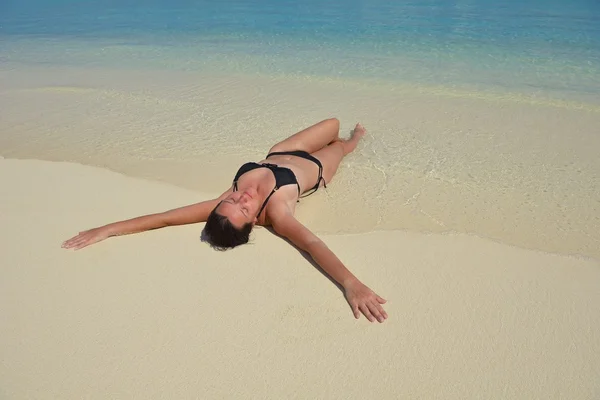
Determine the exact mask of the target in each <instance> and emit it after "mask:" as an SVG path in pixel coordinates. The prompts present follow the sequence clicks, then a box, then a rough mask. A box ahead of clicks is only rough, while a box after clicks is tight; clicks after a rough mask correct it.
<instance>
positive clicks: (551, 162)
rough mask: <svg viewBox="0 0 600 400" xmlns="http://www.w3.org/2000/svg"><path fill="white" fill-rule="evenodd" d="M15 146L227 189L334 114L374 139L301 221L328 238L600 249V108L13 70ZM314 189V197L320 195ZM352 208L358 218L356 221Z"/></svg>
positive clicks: (8, 130) (10, 128)
mask: <svg viewBox="0 0 600 400" xmlns="http://www.w3.org/2000/svg"><path fill="white" fill-rule="evenodd" d="M1 79H2V80H3V81H4V82H3V88H4V89H3V90H2V91H0V102H1V103H3V104H4V105H6V109H5V118H4V119H3V120H2V121H0V129H1V130H2V131H3V132H5V134H4V135H3V136H2V137H0V148H2V149H3V150H2V151H1V152H0V153H1V154H2V155H4V156H6V157H9V158H34V159H44V160H51V161H71V162H77V163H81V164H86V165H94V166H99V167H103V168H108V169H110V170H113V171H118V172H121V173H124V174H126V175H130V176H137V177H141V178H144V179H150V180H154V181H160V182H169V183H171V184H174V185H176V186H179V187H184V188H187V189H192V190H197V191H201V192H210V193H217V192H218V193H220V192H222V191H223V190H225V189H226V187H227V186H228V185H229V182H230V180H231V179H232V176H233V175H234V174H235V170H236V169H237V166H238V164H240V163H243V162H245V161H248V160H253V159H258V158H259V157H263V156H264V153H265V152H266V149H268V148H270V147H271V146H272V145H273V144H274V143H277V142H278V141H280V140H281V139H282V138H283V137H285V136H288V135H290V134H292V133H294V132H296V131H298V130H301V129H303V128H305V127H306V126H308V125H311V124H313V123H315V122H317V121H319V120H322V119H325V118H329V117H332V116H335V117H338V118H339V119H340V120H341V122H342V127H341V132H340V135H341V136H342V137H345V136H347V135H349V130H350V129H351V128H352V127H353V126H354V124H355V123H356V122H358V121H360V122H361V123H363V125H364V126H365V127H366V128H367V131H368V132H369V134H368V135H367V138H366V140H365V141H363V142H362V143H361V145H360V146H359V148H358V150H357V152H355V153H353V154H352V155H351V156H350V157H348V158H347V159H345V160H344V162H343V163H342V166H341V167H340V169H339V171H338V174H337V175H336V178H335V179H334V183H333V184H332V185H329V186H330V187H329V188H328V189H327V190H326V191H324V194H320V195H319V198H318V199H315V198H307V199H306V200H305V201H303V204H302V207H300V208H299V209H298V216H299V217H300V218H302V220H303V221H306V224H307V225H308V226H310V227H311V229H313V230H315V231H317V232H320V233H329V234H334V233H352V232H370V231H379V230H382V231H392V230H396V229H400V230H406V231H412V232H431V233H440V232H458V233H468V234H474V235H476V236H479V237H486V238H490V239H491V240H495V241H500V242H502V243H509V244H511V245H517V246H519V247H524V248H533V249H539V250H542V251H546V252H552V253H559V254H579V255H582V256H590V257H593V258H600V250H599V249H600V246H599V243H600V233H599V232H600V217H599V215H600V202H598V201H597V199H598V198H600V181H598V177H599V176H600V160H599V159H598V157H597V155H596V154H595V151H594V149H596V148H600V137H598V136H597V135H595V134H594V132H595V131H594V129H595V127H596V126H599V125H600V113H599V112H596V111H592V110H584V109H574V108H571V109H570V108H556V107H554V106H551V105H548V104H546V105H539V104H524V103H519V102H517V103H510V102H509V101H508V100H506V101H504V100H498V99H494V100H490V99H488V100H482V99H480V98H477V97H474V98H469V97H457V98H455V97H447V96H446V95H445V94H444V93H438V94H432V93H421V94H418V93H416V92H415V91H414V90H413V89H406V88H404V89H400V88H398V87H391V88H387V89H386V88H383V87H381V86H373V87H370V86H368V85H363V84H361V83H354V84H345V83H344V82H343V81H337V82H329V83H327V82H323V81H318V83H315V82H312V83H311V82H310V80H307V81H305V80H302V79H283V78H266V77H258V76H256V77H252V78H250V77H248V76H246V77H245V78H243V77H241V76H240V75H234V76H222V75H216V76H211V75H208V74H205V73H190V72H188V73H183V74H179V73H175V72H174V71H155V70H143V71H122V70H115V69H102V68H96V69H90V70H88V69H87V67H84V66H71V67H65V68H46V69H40V68H29V69H23V70H13V71H5V74H4V76H2V78H1ZM311 197H312V196H311ZM347 212H352V213H353V214H354V215H357V218H356V219H354V220H352V221H349V220H348V219H347V218H346V217H345V216H346V213H347Z"/></svg>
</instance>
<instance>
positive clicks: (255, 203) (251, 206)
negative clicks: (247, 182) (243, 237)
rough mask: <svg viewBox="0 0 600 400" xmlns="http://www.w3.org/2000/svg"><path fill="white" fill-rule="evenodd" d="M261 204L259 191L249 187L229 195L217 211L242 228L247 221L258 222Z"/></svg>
mask: <svg viewBox="0 0 600 400" xmlns="http://www.w3.org/2000/svg"><path fill="white" fill-rule="evenodd" d="M260 206H261V204H260V199H259V198H258V193H257V192H256V190H254V189H252V188H248V189H245V190H244V191H237V192H233V193H231V194H230V195H229V196H227V197H226V198H225V199H224V200H223V201H221V204H219V207H217V212H218V213H219V214H221V215H223V216H225V217H227V219H229V222H231V223H232V224H233V226H235V227H236V228H238V229H241V228H242V227H243V226H244V225H245V224H247V223H251V224H255V223H256V220H257V219H256V215H257V214H258V211H259V210H260Z"/></svg>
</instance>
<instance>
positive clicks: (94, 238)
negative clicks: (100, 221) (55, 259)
mask: <svg viewBox="0 0 600 400" xmlns="http://www.w3.org/2000/svg"><path fill="white" fill-rule="evenodd" d="M109 236H110V234H109V233H108V230H107V229H106V228H105V227H100V228H94V229H90V230H87V231H83V232H79V235H77V236H74V237H72V238H71V239H69V240H66V241H64V242H63V244H62V246H61V247H62V248H63V249H75V250H79V249H82V248H84V247H86V246H89V245H91V244H94V243H97V242H100V241H102V240H104V239H106V238H107V237H109Z"/></svg>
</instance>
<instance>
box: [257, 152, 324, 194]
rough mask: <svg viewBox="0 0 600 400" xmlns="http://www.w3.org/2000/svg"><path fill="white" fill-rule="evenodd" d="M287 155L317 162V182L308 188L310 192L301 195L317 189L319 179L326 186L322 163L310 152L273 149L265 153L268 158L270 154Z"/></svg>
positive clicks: (319, 182)
mask: <svg viewBox="0 0 600 400" xmlns="http://www.w3.org/2000/svg"><path fill="white" fill-rule="evenodd" d="M288 155H289V156H296V157H302V158H304V159H305V160H309V161H312V162H314V163H315V164H317V167H319V177H318V179H317V184H316V185H315V186H313V187H312V188H310V189H308V190H309V191H310V192H308V193H306V194H304V195H303V196H301V197H306V196H310V195H311V194H313V193H314V192H316V191H317V189H319V186H320V185H321V181H323V187H327V185H325V178H323V164H321V161H319V159H318V158H316V157H315V156H313V155H312V154H310V153H308V152H306V151H304V150H292V151H274V152H273V153H269V154H268V155H267V158H269V157H271V156H288Z"/></svg>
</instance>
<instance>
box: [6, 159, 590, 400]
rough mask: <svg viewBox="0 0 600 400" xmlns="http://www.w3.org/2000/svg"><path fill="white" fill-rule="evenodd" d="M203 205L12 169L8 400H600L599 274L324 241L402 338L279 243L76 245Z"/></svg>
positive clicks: (383, 239)
mask: <svg viewBox="0 0 600 400" xmlns="http://www.w3.org/2000/svg"><path fill="white" fill-rule="evenodd" d="M319 196H324V195H323V194H320V195H319ZM203 198H205V196H203V195H200V194H198V193H194V192H192V191H187V190H184V189H181V188H177V187H174V186H169V185H166V184H160V183H155V182H148V181H143V180H139V179H134V178H130V177H126V176H123V175H119V174H116V173H113V172H108V171H106V170H102V169H98V168H93V167H86V166H81V165H76V164H68V163H51V162H44V161H34V160H11V159H0V226H1V228H0V243H1V248H0V359H1V360H2V363H0V398H2V399H82V398H91V399H107V398H112V399H136V398H139V399H148V398H165V399H167V398H169V399H171V398H201V399H217V398H219V399H232V398H257V399H258V398H261V399H262V398H269V399H293V398H299V399H364V398H373V399H397V398H411V399H465V398H470V399H486V398H494V399H496V398H502V399H548V398H555V399H596V398H598V396H599V395H600V380H599V379H598V377H599V376H600V356H599V355H600V333H599V332H600V265H599V264H598V262H597V261H594V260H586V259H582V258H574V257H564V256H558V255H550V254H545V253H541V252H534V251H529V250H524V249H518V248H514V247H509V246H506V245H502V244H498V243H493V242H490V241H487V240H483V239H480V238H477V237H470V236H463V235H429V236H426V235H420V234H409V233H404V232H400V231H392V232H375V233H369V234H358V235H346V236H344V235H340V236H324V237H323V238H324V240H325V241H326V242H327V243H328V244H329V245H330V247H331V248H332V249H333V250H334V251H336V252H337V254H338V255H339V256H340V257H341V258H342V260H344V261H345V262H346V264H347V265H348V266H349V268H350V269H351V270H352V271H353V272H355V273H356V274H357V276H359V277H360V278H361V279H362V280H363V281H364V282H365V283H366V284H368V285H369V286H371V287H372V288H373V289H374V290H375V291H377V292H378V293H379V294H380V295H382V296H383V297H385V298H387V299H388V304H387V305H386V310H387V311H388V313H389V315H390V318H389V319H388V321H386V322H385V323H384V324H370V323H368V322H367V321H366V320H365V319H364V318H361V319H360V320H358V321H357V320H354V318H353V317H352V314H351V312H350V310H349V308H348V306H347V304H346V302H345V300H344V298H343V296H342V293H341V292H340V291H339V290H338V289H337V288H336V286H334V285H333V284H332V283H331V282H330V281H329V280H328V279H327V278H325V277H324V276H323V275H322V274H321V273H320V272H319V271H318V270H317V269H315V268H314V267H313V266H311V264H310V263H308V262H307V261H306V260H305V259H304V258H303V257H302V255H300V254H299V253H298V252H297V251H296V250H294V249H293V248H292V247H290V246H289V245H287V244H286V243H285V242H283V241H282V240H280V239H278V238H277V237H274V236H273V235H272V234H270V233H269V232H268V231H267V230H265V229H259V230H257V231H256V232H255V234H254V236H255V238H254V244H252V245H247V246H243V247H241V248H239V249H236V250H234V251H230V252H226V253H220V252H216V251H213V250H211V249H210V248H209V247H208V246H207V245H205V244H203V243H201V242H200V241H199V235H200V231H201V228H202V225H201V224H200V225H195V226H185V227H178V228H169V229H163V230H157V231H152V232H147V233H143V234H139V235H132V236H126V237H119V238H112V239H109V240H107V241H105V242H102V243H99V244H96V245H94V246H92V247H89V248H86V249H83V250H80V251H77V252H73V251H67V250H63V249H61V248H60V244H61V242H62V241H63V240H64V239H66V238H68V237H70V236H72V235H73V234H76V233H77V232H78V231H79V230H82V229H86V228H90V227H94V226H96V225H99V224H104V223H107V222H110V221H113V220H116V219H121V218H127V217H131V216H135V215H139V214H143V213H147V212H154V211H160V210H163V209H167V208H171V207H176V206H179V205H183V204H187V203H190V202H195V201H199V200H202V199H203ZM322 212H323V213H324V212H325V211H322Z"/></svg>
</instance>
